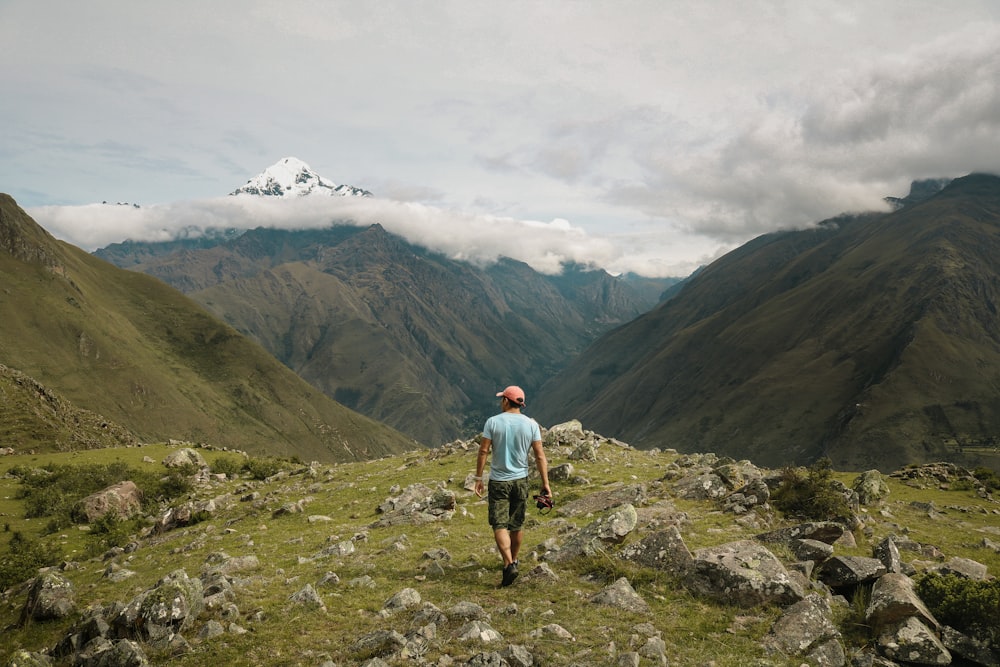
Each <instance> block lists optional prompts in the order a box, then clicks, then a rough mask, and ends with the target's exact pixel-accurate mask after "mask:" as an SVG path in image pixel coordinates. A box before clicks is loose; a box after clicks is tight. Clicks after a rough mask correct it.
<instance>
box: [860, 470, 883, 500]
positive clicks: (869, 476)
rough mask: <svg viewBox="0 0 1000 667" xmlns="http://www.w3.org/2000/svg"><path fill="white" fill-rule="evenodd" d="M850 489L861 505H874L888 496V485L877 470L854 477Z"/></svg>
mask: <svg viewBox="0 0 1000 667" xmlns="http://www.w3.org/2000/svg"><path fill="white" fill-rule="evenodd" d="M851 489H852V490H853V491H854V492H855V493H856V494H857V496H858V502H859V503H861V504H862V505H874V504H876V503H880V502H882V501H883V500H885V499H886V498H887V497H888V496H889V485H888V484H886V482H885V479H884V478H883V477H882V473H880V472H879V471H878V470H868V471H866V472H863V473H861V474H860V475H858V476H857V477H855V478H854V482H853V483H852V484H851Z"/></svg>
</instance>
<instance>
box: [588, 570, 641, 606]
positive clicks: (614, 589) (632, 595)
mask: <svg viewBox="0 0 1000 667" xmlns="http://www.w3.org/2000/svg"><path fill="white" fill-rule="evenodd" d="M590 601H591V602H593V603H594V604H600V605H605V606H608V607H615V608H617V609H622V610H624V611H629V612H632V613H633V614H648V613H649V604H648V603H647V602H646V601H645V600H643V599H642V597H641V596H640V595H639V594H638V593H636V592H635V589H634V588H632V584H630V583H629V581H628V579H626V578H625V577H620V578H619V579H617V580H616V581H615V582H614V583H613V584H611V585H609V586H606V587H605V588H604V589H603V590H601V591H600V592H599V593H597V594H596V595H594V596H592V597H591V598H590Z"/></svg>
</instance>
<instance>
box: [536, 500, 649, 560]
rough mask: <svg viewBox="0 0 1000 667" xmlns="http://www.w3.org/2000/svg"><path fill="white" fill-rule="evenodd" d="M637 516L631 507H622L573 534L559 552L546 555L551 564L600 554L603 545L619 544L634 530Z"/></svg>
mask: <svg viewBox="0 0 1000 667" xmlns="http://www.w3.org/2000/svg"><path fill="white" fill-rule="evenodd" d="M636 523H637V515H636V512H635V508H634V507H632V505H624V506H622V507H619V508H618V509H617V510H615V511H613V512H611V513H610V514H608V515H606V516H604V517H602V518H600V519H597V520H596V521H594V522H592V523H590V524H589V525H587V526H586V527H584V528H583V529H582V530H579V531H577V532H576V533H574V534H573V535H572V536H571V537H570V538H569V540H567V541H566V544H565V545H564V546H563V548H562V549H560V550H559V551H555V552H552V553H550V554H546V558H547V559H548V560H550V561H553V562H564V561H567V560H570V559H572V558H578V557H580V556H593V555H595V554H598V553H601V552H602V551H603V550H604V546H605V545H610V544H621V543H622V542H623V541H624V540H625V538H626V537H627V536H628V534H629V533H631V532H632V531H633V530H635V526H636Z"/></svg>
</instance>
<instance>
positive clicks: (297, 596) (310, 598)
mask: <svg viewBox="0 0 1000 667" xmlns="http://www.w3.org/2000/svg"><path fill="white" fill-rule="evenodd" d="M288 599H289V600H291V601H292V602H294V603H295V604H298V605H302V606H303V607H311V608H314V609H319V610H320V611H323V612H325V611H326V603H324V602H323V598H322V597H320V595H319V593H317V592H316V589H315V588H313V586H312V584H306V585H305V586H303V587H302V588H300V589H299V590H297V591H296V592H294V593H292V595H291V596H290V597H289V598H288Z"/></svg>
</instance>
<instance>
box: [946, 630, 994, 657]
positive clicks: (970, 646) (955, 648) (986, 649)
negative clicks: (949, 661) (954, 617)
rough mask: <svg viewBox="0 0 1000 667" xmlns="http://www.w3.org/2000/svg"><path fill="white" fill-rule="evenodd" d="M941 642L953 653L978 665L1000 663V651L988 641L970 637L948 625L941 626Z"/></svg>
mask: <svg viewBox="0 0 1000 667" xmlns="http://www.w3.org/2000/svg"><path fill="white" fill-rule="evenodd" d="M940 632H941V643H942V644H944V646H945V648H947V649H948V650H949V651H950V652H951V653H952V655H958V656H961V657H962V658H965V659H966V660H969V661H971V662H974V663H976V664H977V665H988V666H991V667H992V666H995V665H1000V652H998V651H995V650H993V648H992V647H991V646H990V645H989V644H988V643H986V642H983V641H980V640H978V639H976V638H974V637H969V636H968V635H966V634H963V633H961V632H959V631H958V630H956V629H955V628H952V627H950V626H947V625H943V626H941V627H940Z"/></svg>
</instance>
